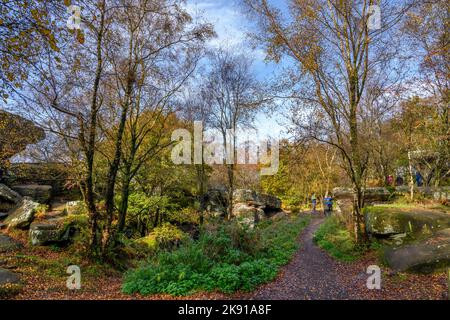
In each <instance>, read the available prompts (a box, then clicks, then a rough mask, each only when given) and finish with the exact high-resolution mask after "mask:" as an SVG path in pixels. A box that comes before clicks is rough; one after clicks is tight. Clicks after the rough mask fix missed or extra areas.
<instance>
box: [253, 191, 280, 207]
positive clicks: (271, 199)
mask: <svg viewBox="0 0 450 320" xmlns="http://www.w3.org/2000/svg"><path fill="white" fill-rule="evenodd" d="M258 198H259V202H261V203H262V205H263V206H264V207H265V208H266V209H268V210H280V209H281V200H280V199H279V198H277V197H275V196H272V195H270V194H259V195H258Z"/></svg>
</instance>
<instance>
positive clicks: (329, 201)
mask: <svg viewBox="0 0 450 320" xmlns="http://www.w3.org/2000/svg"><path fill="white" fill-rule="evenodd" d="M311 204H312V211H313V213H315V212H316V208H317V196H316V194H315V193H313V195H312V196H311ZM323 205H324V212H325V214H326V215H329V214H331V211H332V210H333V198H332V197H329V196H326V197H325V198H324V199H323Z"/></svg>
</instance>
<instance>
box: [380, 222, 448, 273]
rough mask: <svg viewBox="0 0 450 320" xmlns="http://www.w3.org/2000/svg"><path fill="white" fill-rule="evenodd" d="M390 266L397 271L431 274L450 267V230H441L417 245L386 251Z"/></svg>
mask: <svg viewBox="0 0 450 320" xmlns="http://www.w3.org/2000/svg"><path fill="white" fill-rule="evenodd" d="M385 258H386V261H387V263H388V264H389V266H390V267H391V268H392V269H394V270H395V271H414V272H421V273H431V272H434V271H436V270H440V269H443V268H448V267H450V228H448V229H444V230H441V231H439V232H437V233H435V234H434V235H433V236H431V237H430V238H428V239H427V240H426V241H422V242H419V243H415V244H409V245H406V246H404V247H401V248H390V249H388V250H386V251H385Z"/></svg>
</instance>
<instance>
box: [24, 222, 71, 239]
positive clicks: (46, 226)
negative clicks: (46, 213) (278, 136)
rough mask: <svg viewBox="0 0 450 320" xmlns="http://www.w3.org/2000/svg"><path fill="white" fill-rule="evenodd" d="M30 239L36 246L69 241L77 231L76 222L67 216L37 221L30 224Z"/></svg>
mask: <svg viewBox="0 0 450 320" xmlns="http://www.w3.org/2000/svg"><path fill="white" fill-rule="evenodd" d="M29 232H30V241H31V244H32V245H34V246H44V245H49V244H65V243H68V242H69V241H70V240H71V238H72V236H73V235H74V234H75V232H76V228H75V226H74V224H71V223H67V222H66V219H65V218H58V219H51V220H44V221H36V222H33V223H32V224H31V226H30V231H29Z"/></svg>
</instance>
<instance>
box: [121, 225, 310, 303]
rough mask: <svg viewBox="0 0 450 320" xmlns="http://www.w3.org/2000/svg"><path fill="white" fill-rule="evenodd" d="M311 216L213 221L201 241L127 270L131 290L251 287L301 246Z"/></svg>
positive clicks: (180, 292)
mask: <svg viewBox="0 0 450 320" xmlns="http://www.w3.org/2000/svg"><path fill="white" fill-rule="evenodd" d="M307 222H308V220H307V218H299V217H296V218H293V219H292V220H291V219H285V220H281V221H277V222H273V223H265V224H261V225H259V226H258V227H257V228H256V229H255V230H248V229H247V228H245V227H241V226H239V225H238V224H236V223H234V222H231V223H225V224H221V225H215V226H208V228H207V229H206V228H205V229H204V230H202V232H201V235H200V238H199V240H198V241H188V242H185V243H184V244H183V245H182V246H181V247H180V248H178V249H177V250H174V251H172V252H168V251H162V252H159V253H158V254H157V255H155V257H153V258H152V259H150V260H149V261H147V262H145V263H144V264H143V265H142V266H141V267H140V268H138V269H136V270H133V271H130V272H128V273H127V274H126V275H125V282H124V285H123V291H124V292H125V293H128V294H132V293H141V294H158V293H167V294H172V295H176V296H179V295H188V294H191V293H194V292H196V291H209V292H211V291H221V292H224V293H232V292H236V291H238V290H243V291H251V290H254V289H255V288H256V287H257V286H258V285H261V284H263V283H265V282H269V281H271V280H273V279H274V278H275V277H276V275H277V273H278V270H279V268H280V267H281V266H282V265H284V264H286V263H287V262H289V260H290V258H291V257H292V255H293V254H294V253H295V251H296V250H297V248H298V243H297V236H298V234H299V233H300V231H301V230H302V229H303V228H304V227H305V226H306V225H307Z"/></svg>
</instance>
